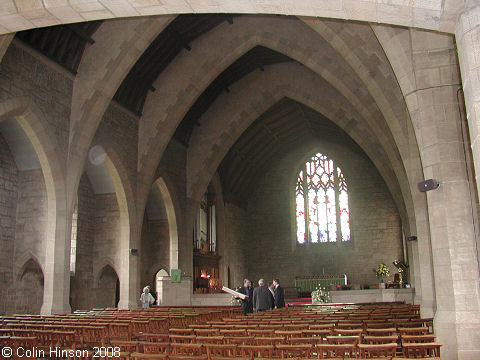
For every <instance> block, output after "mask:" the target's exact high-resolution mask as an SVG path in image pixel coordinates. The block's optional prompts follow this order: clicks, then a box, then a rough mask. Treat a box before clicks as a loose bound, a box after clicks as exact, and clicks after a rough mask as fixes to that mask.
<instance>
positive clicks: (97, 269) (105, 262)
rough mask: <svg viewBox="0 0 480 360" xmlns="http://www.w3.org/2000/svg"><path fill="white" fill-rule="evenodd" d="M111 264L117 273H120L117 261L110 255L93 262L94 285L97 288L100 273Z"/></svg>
mask: <svg viewBox="0 0 480 360" xmlns="http://www.w3.org/2000/svg"><path fill="white" fill-rule="evenodd" d="M107 266H110V267H111V268H112V269H113V271H115V273H117V274H118V271H117V267H116V266H115V262H114V261H113V260H112V258H110V257H103V258H101V259H100V260H99V261H96V262H94V264H93V285H94V287H95V288H98V285H99V280H100V275H101V274H102V271H103V270H104V269H105V267H107Z"/></svg>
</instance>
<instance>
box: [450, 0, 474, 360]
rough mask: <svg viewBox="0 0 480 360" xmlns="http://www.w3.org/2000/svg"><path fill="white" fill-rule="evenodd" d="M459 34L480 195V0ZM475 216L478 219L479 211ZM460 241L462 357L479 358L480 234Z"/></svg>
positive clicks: (457, 265)
mask: <svg viewBox="0 0 480 360" xmlns="http://www.w3.org/2000/svg"><path fill="white" fill-rule="evenodd" d="M455 35H456V42H457V49H458V58H459V62H460V70H461V75H462V84H463V90H464V95H465V105H466V110H467V120H468V127H469V132H470V141H471V146H472V155H473V162H474V168H475V174H476V190H477V193H478V191H479V184H480V182H479V175H480V136H479V133H480V132H479V129H480V4H479V2H478V1H468V2H467V5H466V7H465V11H464V12H463V13H462V14H461V15H460V17H459V19H458V22H457V26H456V29H455ZM472 197H473V196H472ZM476 206H477V205H476ZM477 209H478V208H477ZM477 209H475V210H477ZM474 216H478V214H477V212H476V211H475V212H474ZM459 240H460V241H458V246H457V247H458V249H457V247H456V248H455V250H456V251H455V253H453V252H451V255H455V256H456V258H457V262H456V263H455V269H454V276H455V277H454V281H455V280H456V281H455V282H454V292H455V294H456V296H455V305H456V313H455V315H456V316H455V321H456V328H457V339H458V358H459V359H478V358H480V299H479V288H478V287H479V280H480V278H479V266H478V259H479V253H478V250H479V249H478V248H479V246H478V245H479V244H478V241H479V240H478V234H476V238H475V239H469V241H468V242H467V243H465V240H466V239H465V237H464V236H460V239H459ZM457 294H458V295H457Z"/></svg>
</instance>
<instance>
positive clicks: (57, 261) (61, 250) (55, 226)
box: [40, 201, 71, 315]
mask: <svg viewBox="0 0 480 360" xmlns="http://www.w3.org/2000/svg"><path fill="white" fill-rule="evenodd" d="M56 205H57V206H56V207H55V206H53V208H55V210H56V213H55V214H53V216H52V218H50V213H52V207H51V206H50V205H49V219H48V225H47V230H46V231H47V239H46V244H47V245H46V249H45V266H44V273H43V278H44V285H43V286H44V287H43V289H44V290H43V304H42V308H41V310H40V313H41V314H42V315H50V314H65V313H70V312H71V308H70V301H69V298H70V231H71V229H70V227H71V221H69V219H68V216H67V213H69V212H68V211H66V210H65V206H61V205H62V204H61V201H58V202H57V204H56ZM62 208H63V209H62ZM70 219H71V215H70Z"/></svg>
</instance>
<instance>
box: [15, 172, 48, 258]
mask: <svg viewBox="0 0 480 360" xmlns="http://www.w3.org/2000/svg"><path fill="white" fill-rule="evenodd" d="M18 178H19V181H18V189H19V194H18V205H17V223H16V228H15V257H16V258H18V257H21V256H23V255H24V254H25V253H27V252H31V253H32V254H33V255H34V256H35V257H36V258H37V259H38V261H39V262H40V264H41V265H43V264H44V260H45V247H46V244H45V237H46V226H47V190H46V188H45V182H44V180H43V174H42V170H28V171H20V172H19V176H18Z"/></svg>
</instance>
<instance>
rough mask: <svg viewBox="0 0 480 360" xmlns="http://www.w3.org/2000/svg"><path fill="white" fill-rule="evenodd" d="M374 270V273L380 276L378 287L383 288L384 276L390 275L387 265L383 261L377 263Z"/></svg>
mask: <svg viewBox="0 0 480 360" xmlns="http://www.w3.org/2000/svg"><path fill="white" fill-rule="evenodd" d="M374 271H375V275H376V276H377V277H378V278H380V285H379V288H380V289H385V280H384V278H386V277H388V276H389V275H390V269H389V268H388V266H387V265H385V264H384V263H381V264H380V265H378V267H377V268H376V269H375V270H374Z"/></svg>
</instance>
